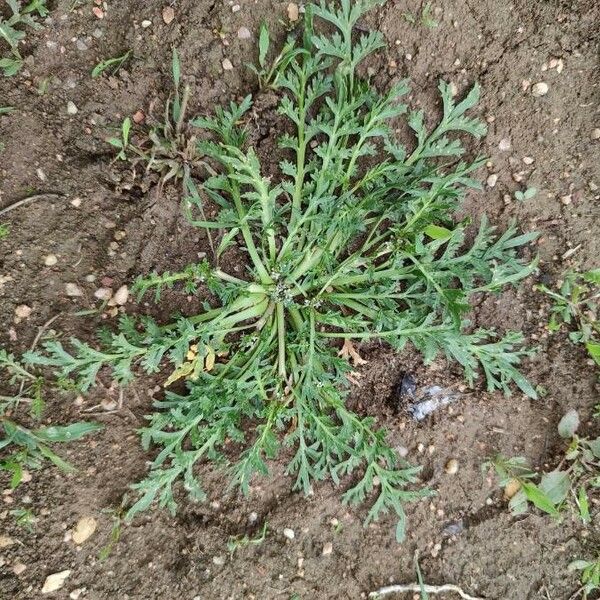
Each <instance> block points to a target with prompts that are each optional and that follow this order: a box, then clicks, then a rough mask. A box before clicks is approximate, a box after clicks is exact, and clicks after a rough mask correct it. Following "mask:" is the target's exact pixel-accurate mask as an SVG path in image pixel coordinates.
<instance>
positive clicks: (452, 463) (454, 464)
mask: <svg viewBox="0 0 600 600" xmlns="http://www.w3.org/2000/svg"><path fill="white" fill-rule="evenodd" d="M444 471H446V473H448V475H455V474H456V473H457V472H458V461H457V460H456V459H455V458H451V459H450V460H449V461H448V462H447V463H446V466H445V467H444Z"/></svg>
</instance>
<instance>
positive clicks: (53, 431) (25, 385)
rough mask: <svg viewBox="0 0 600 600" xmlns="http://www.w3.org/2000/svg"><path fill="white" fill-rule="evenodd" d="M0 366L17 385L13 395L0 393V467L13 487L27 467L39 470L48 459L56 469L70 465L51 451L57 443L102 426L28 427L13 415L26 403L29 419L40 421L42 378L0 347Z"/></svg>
mask: <svg viewBox="0 0 600 600" xmlns="http://www.w3.org/2000/svg"><path fill="white" fill-rule="evenodd" d="M0 369H1V370H3V371H6V372H7V373H8V376H9V378H10V379H9V384H13V385H18V386H19V391H18V392H17V393H16V394H14V395H12V396H0V451H2V456H1V457H0V470H2V471H6V472H8V474H9V475H10V487H11V488H16V487H17V486H18V485H19V484H20V483H21V481H22V479H23V473H24V471H25V470H26V469H39V468H40V467H41V466H42V464H43V463H44V461H46V460H48V461H50V462H52V463H53V464H54V465H56V466H57V467H58V468H59V469H61V470H63V471H66V472H72V471H73V467H72V466H71V465H70V464H69V463H67V462H66V461H64V460H63V459H62V458H60V456H59V455H58V454H56V453H55V452H54V451H53V450H52V448H51V447H52V446H53V445H54V444H56V443H61V442H71V441H75V440H78V439H80V438H81V437H83V436H85V435H87V434H89V433H92V432H94V431H98V430H99V429H102V427H101V426H100V425H97V424H95V423H72V424H71V425H66V426H54V425H53V426H39V427H34V428H27V427H25V426H23V425H21V424H20V423H19V422H17V421H16V420H15V418H14V416H15V414H16V413H17V412H18V410H19V408H20V406H21V405H23V404H25V405H27V406H29V418H30V419H32V420H33V421H39V419H40V417H41V416H42V412H43V409H44V402H43V399H42V395H41V390H42V383H43V380H42V378H41V377H39V376H37V375H33V374H32V373H31V372H29V371H28V370H27V369H26V368H25V366H24V365H23V364H21V363H20V362H19V361H18V360H16V359H15V357H14V356H13V355H12V354H8V353H7V352H6V351H5V350H2V349H0Z"/></svg>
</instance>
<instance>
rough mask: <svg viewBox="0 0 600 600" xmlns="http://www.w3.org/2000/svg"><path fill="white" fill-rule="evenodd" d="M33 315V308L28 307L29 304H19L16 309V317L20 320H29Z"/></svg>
mask: <svg viewBox="0 0 600 600" xmlns="http://www.w3.org/2000/svg"><path fill="white" fill-rule="evenodd" d="M30 314H31V307H30V306H27V304H19V306H17V308H15V316H16V317H17V318H18V319H27V317H29V315H30Z"/></svg>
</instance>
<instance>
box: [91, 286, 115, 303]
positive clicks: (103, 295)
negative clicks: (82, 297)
mask: <svg viewBox="0 0 600 600" xmlns="http://www.w3.org/2000/svg"><path fill="white" fill-rule="evenodd" d="M111 296H112V290H111V289H110V288H108V287H101V288H98V289H97V290H96V291H95V292H94V298H98V300H110V298H111Z"/></svg>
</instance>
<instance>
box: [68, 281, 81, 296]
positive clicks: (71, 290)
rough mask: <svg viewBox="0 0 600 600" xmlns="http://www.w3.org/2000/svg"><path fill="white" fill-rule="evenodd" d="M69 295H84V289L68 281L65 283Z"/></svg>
mask: <svg viewBox="0 0 600 600" xmlns="http://www.w3.org/2000/svg"><path fill="white" fill-rule="evenodd" d="M65 290H66V292H67V296H70V297H72V298H75V297H77V296H83V290H82V289H81V288H80V287H79V286H78V285H77V284H76V283H67V284H66V285H65Z"/></svg>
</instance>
